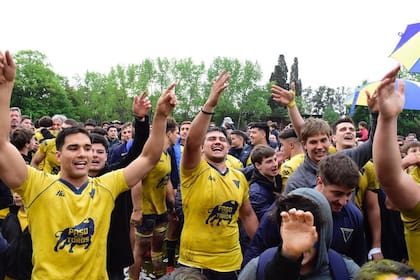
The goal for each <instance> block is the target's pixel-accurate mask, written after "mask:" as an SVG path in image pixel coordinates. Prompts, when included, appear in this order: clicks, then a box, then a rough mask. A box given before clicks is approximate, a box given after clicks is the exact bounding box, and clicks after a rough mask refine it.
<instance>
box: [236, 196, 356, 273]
mask: <svg viewBox="0 0 420 280" xmlns="http://www.w3.org/2000/svg"><path fill="white" fill-rule="evenodd" d="M273 218H274V219H275V220H276V221H277V222H276V225H274V226H275V227H276V228H277V236H278V243H277V244H274V245H273V246H276V247H271V248H267V250H265V251H264V252H263V253H262V254H261V255H260V256H257V257H255V258H253V259H252V260H251V261H250V262H249V263H248V264H247V265H246V266H245V267H244V269H243V270H242V271H241V274H240V275H239V278H238V279H239V280H256V279H258V280H264V279H325V280H329V279H335V280H338V279H352V278H353V276H354V274H355V273H356V271H357V270H358V269H359V266H358V265H357V264H355V263H354V262H353V260H351V259H350V258H348V257H345V256H342V255H339V254H337V252H335V251H334V250H332V248H334V247H330V244H331V241H332V239H333V238H334V237H333V234H334V233H333V220H332V218H331V208H330V206H329V205H328V201H327V199H326V198H325V196H323V195H322V194H321V193H319V192H318V191H316V190H314V189H310V188H300V189H297V190H294V191H292V192H290V193H288V194H287V195H285V196H280V197H279V198H278V199H277V200H276V207H275V209H274V210H273ZM279 225H280V229H279V228H278V227H279ZM337 258H338V261H337V260H336V259H337ZM337 263H338V264H340V265H341V266H343V268H342V269H341V268H338V270H342V271H340V272H342V275H336V274H338V273H337V272H339V271H338V270H337ZM344 274H347V275H344ZM333 275H334V276H338V277H341V278H336V277H332V276H333Z"/></svg>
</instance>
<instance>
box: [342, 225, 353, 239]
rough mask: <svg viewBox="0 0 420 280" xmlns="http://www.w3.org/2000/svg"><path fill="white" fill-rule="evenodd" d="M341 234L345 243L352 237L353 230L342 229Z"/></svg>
mask: <svg viewBox="0 0 420 280" xmlns="http://www.w3.org/2000/svg"><path fill="white" fill-rule="evenodd" d="M340 230H341V234H342V235H343V239H344V242H347V241H349V240H350V238H351V235H352V234H353V229H352V228H340Z"/></svg>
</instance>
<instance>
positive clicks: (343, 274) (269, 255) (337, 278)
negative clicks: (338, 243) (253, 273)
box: [257, 247, 349, 280]
mask: <svg viewBox="0 0 420 280" xmlns="http://www.w3.org/2000/svg"><path fill="white" fill-rule="evenodd" d="M276 252H277V247H272V248H270V249H267V250H265V251H264V252H263V253H262V254H261V255H260V257H259V259H258V266H257V279H264V271H265V267H266V265H267V264H268V262H269V261H271V260H272V259H273V257H274V255H275V253H276ZM328 259H329V261H330V263H329V267H330V271H331V274H332V277H333V279H334V280H348V279H349V273H348V271H347V267H346V263H345V262H344V259H343V256H342V255H340V254H339V253H337V252H336V251H334V250H333V249H328Z"/></svg>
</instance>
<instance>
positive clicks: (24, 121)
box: [20, 115, 35, 131]
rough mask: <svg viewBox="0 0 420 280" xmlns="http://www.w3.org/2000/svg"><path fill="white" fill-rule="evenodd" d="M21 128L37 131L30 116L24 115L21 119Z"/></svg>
mask: <svg viewBox="0 0 420 280" xmlns="http://www.w3.org/2000/svg"><path fill="white" fill-rule="evenodd" d="M20 126H21V127H24V128H26V129H30V130H32V131H35V128H34V125H33V123H32V119H31V117H29V116H28V115H23V116H22V117H21V121H20Z"/></svg>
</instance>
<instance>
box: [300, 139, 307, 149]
mask: <svg viewBox="0 0 420 280" xmlns="http://www.w3.org/2000/svg"><path fill="white" fill-rule="evenodd" d="M300 143H301V144H302V147H303V149H304V150H305V151H306V143H305V141H303V140H302V141H300Z"/></svg>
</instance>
